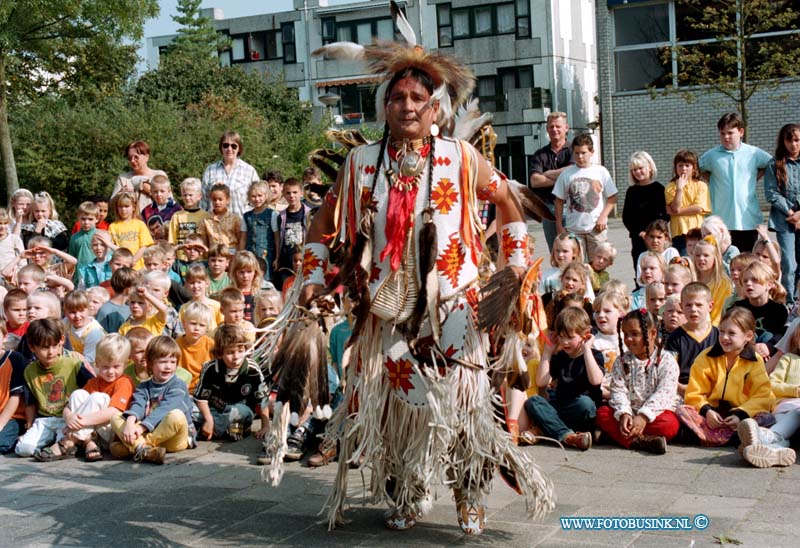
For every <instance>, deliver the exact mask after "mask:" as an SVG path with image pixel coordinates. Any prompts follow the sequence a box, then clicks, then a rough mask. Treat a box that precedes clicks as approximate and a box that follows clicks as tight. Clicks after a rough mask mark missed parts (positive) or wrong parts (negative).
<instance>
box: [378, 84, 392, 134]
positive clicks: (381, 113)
mask: <svg viewBox="0 0 800 548" xmlns="http://www.w3.org/2000/svg"><path fill="white" fill-rule="evenodd" d="M388 87H389V80H384V81H383V82H382V83H381V85H379V86H378V89H377V90H376V91H375V119H376V120H377V121H378V123H381V124H382V123H383V122H385V121H386V109H385V98H386V89H387V88H388Z"/></svg>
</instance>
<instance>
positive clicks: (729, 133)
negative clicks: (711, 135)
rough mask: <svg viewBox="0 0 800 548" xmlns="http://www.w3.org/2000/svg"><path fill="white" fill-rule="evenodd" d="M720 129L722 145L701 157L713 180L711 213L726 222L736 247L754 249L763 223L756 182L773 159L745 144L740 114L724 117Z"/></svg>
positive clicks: (710, 188) (711, 184)
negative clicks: (758, 231)
mask: <svg viewBox="0 0 800 548" xmlns="http://www.w3.org/2000/svg"><path fill="white" fill-rule="evenodd" d="M717 129H718V130H719V140H720V145H718V146H716V147H714V148H712V149H709V150H707V151H706V152H705V153H704V154H703V155H702V156H700V169H701V170H702V171H703V173H704V174H707V175H708V176H709V179H708V188H709V191H710V192H711V211H713V213H714V215H719V216H720V217H722V220H723V221H725V225H726V226H727V227H728V229H729V230H730V231H731V239H732V240H733V245H735V246H736V247H738V248H739V249H748V250H749V249H753V246H754V245H755V243H756V240H757V239H758V234H757V233H756V227H757V226H758V225H759V224H761V221H762V220H763V217H762V215H761V208H760V206H759V205H758V196H756V182H757V180H758V178H759V177H761V176H762V175H763V173H764V169H765V168H766V167H767V164H768V163H769V161H770V159H772V157H771V156H770V155H769V153H767V152H764V151H763V150H761V149H760V148H758V147H754V146H752V145H748V144H747V143H744V142H742V137H744V122H743V121H742V117H741V116H740V115H739V113H738V112H729V113H728V114H725V115H723V116H722V118H720V119H719V122H717Z"/></svg>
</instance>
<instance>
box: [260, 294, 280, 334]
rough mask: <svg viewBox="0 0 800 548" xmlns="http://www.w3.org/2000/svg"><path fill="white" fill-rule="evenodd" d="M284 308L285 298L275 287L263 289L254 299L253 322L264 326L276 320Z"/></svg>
mask: <svg viewBox="0 0 800 548" xmlns="http://www.w3.org/2000/svg"><path fill="white" fill-rule="evenodd" d="M281 310H283V298H282V297H281V294H280V293H278V291H277V290H275V289H262V290H261V291H259V292H258V293H256V297H255V299H254V300H253V323H254V324H255V326H256V327H264V326H265V325H267V324H269V323H270V322H273V321H275V319H276V318H277V317H278V314H280V313H281Z"/></svg>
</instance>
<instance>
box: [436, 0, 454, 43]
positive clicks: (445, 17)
mask: <svg viewBox="0 0 800 548" xmlns="http://www.w3.org/2000/svg"><path fill="white" fill-rule="evenodd" d="M436 22H437V25H438V27H439V47H440V48H446V47H450V46H452V45H453V23H452V19H450V4H439V5H438V6H436Z"/></svg>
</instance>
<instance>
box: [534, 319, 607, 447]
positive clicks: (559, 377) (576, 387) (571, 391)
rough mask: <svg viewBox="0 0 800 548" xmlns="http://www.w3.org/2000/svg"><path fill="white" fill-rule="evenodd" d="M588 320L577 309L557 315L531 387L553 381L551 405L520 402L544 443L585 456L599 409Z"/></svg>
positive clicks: (597, 364)
mask: <svg viewBox="0 0 800 548" xmlns="http://www.w3.org/2000/svg"><path fill="white" fill-rule="evenodd" d="M590 329H591V322H590V321H589V316H588V314H586V312H585V311H583V310H582V309H580V308H575V307H569V308H565V309H564V310H562V311H561V312H559V314H558V316H556V319H555V325H554V326H553V329H552V335H554V337H552V338H554V339H555V341H556V345H553V344H552V343H550V342H549V341H548V342H547V343H546V344H545V348H544V353H543V354H542V360H541V362H540V363H539V368H538V370H537V371H536V385H537V386H538V387H540V388H544V387H546V386H548V385H549V384H550V382H551V381H552V380H555V381H556V383H557V384H556V389H555V391H551V394H550V401H548V400H546V399H544V398H543V397H541V396H538V395H537V396H532V397H531V398H529V399H528V401H526V402H525V412H526V413H527V414H528V417H529V418H530V419H531V421H533V422H534V423H535V424H536V425H537V426H539V428H541V429H542V431H543V432H544V434H545V435H546V436H548V437H551V438H555V439H557V440H559V441H561V442H563V443H564V444H565V445H569V446H570V447H575V448H576V449H580V450H582V451H586V450H587V449H589V448H590V447H591V446H592V434H591V433H590V432H591V431H592V430H593V429H594V419H595V416H596V414H597V406H598V405H599V404H600V403H601V401H602V400H601V393H600V385H601V383H602V382H603V375H604V373H603V363H604V362H603V354H602V353H601V352H599V351H597V350H594V349H593V348H592V342H593V339H594V337H592V334H591V331H590Z"/></svg>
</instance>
